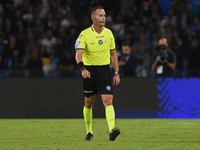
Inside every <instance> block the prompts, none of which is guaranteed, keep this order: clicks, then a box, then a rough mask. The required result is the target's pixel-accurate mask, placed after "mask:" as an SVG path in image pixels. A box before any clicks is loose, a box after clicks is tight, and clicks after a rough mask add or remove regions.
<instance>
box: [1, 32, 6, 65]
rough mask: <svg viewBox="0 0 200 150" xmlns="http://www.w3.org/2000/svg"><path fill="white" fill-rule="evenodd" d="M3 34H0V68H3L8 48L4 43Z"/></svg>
mask: <svg viewBox="0 0 200 150" xmlns="http://www.w3.org/2000/svg"><path fill="white" fill-rule="evenodd" d="M3 38H4V37H3V34H2V33H1V34H0V68H3V60H4V57H5V53H6V46H5V44H4V43H3Z"/></svg>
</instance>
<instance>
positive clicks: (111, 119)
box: [101, 94, 115, 132]
mask: <svg viewBox="0 0 200 150" xmlns="http://www.w3.org/2000/svg"><path fill="white" fill-rule="evenodd" d="M101 98H102V101H103V105H104V106H105V111H106V120H107V123H108V128H109V132H110V131H111V130H112V129H113V128H114V126H115V111H114V108H113V105H112V100H113V95H107V94H105V95H101Z"/></svg>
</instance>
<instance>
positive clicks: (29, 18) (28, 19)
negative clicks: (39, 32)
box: [22, 5, 34, 26]
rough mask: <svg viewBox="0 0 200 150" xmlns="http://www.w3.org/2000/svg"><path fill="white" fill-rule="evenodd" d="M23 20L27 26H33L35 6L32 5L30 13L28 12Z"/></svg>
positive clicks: (29, 9)
mask: <svg viewBox="0 0 200 150" xmlns="http://www.w3.org/2000/svg"><path fill="white" fill-rule="evenodd" d="M22 18H23V20H24V21H25V22H26V24H27V25H28V26H33V22H34V12H33V6H32V5H30V6H29V8H28V12H26V13H25V14H24V15H23V16H22Z"/></svg>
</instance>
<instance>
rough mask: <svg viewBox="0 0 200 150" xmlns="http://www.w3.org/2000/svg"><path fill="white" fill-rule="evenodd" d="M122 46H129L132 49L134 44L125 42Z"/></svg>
mask: <svg viewBox="0 0 200 150" xmlns="http://www.w3.org/2000/svg"><path fill="white" fill-rule="evenodd" d="M122 46H129V47H131V46H132V44H131V43H130V42H124V43H122Z"/></svg>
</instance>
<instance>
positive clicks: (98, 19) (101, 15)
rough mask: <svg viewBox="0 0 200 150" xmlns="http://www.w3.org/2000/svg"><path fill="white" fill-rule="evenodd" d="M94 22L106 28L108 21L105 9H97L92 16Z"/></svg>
mask: <svg viewBox="0 0 200 150" xmlns="http://www.w3.org/2000/svg"><path fill="white" fill-rule="evenodd" d="M92 20H93V23H95V24H96V25H97V26H104V25H105V21H106V13H105V11H104V9H97V10H96V11H95V12H94V13H93V15H92Z"/></svg>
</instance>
